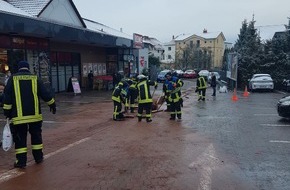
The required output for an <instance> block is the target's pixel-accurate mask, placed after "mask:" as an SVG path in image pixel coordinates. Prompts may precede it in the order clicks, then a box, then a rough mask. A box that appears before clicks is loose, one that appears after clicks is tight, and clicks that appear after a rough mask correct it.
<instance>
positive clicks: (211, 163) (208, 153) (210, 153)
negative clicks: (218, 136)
mask: <svg viewBox="0 0 290 190" xmlns="http://www.w3.org/2000/svg"><path fill="white" fill-rule="evenodd" d="M219 162H220V160H219V159H218V158H217V157H216V153H215V149H214V147H213V144H210V145H209V146H208V147H207V148H206V150H205V151H204V152H203V153H202V154H201V155H200V156H198V158H197V160H196V161H194V162H192V163H191V164H190V165H189V168H191V169H193V168H199V169H200V170H201V174H200V178H199V185H198V188H197V189H198V190H211V183H212V178H211V177H212V170H213V169H215V168H216V166H217V165H218V163H219Z"/></svg>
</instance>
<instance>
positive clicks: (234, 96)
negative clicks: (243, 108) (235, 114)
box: [232, 88, 238, 102]
mask: <svg viewBox="0 0 290 190" xmlns="http://www.w3.org/2000/svg"><path fill="white" fill-rule="evenodd" d="M232 100H233V101H234V102H235V101H238V96H237V90H236V88H235V89H234V94H233V96H232Z"/></svg>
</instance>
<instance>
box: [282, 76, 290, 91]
mask: <svg viewBox="0 0 290 190" xmlns="http://www.w3.org/2000/svg"><path fill="white" fill-rule="evenodd" d="M282 87H283V90H286V91H287V92H289V91H290V78H288V79H284V80H283V82H282Z"/></svg>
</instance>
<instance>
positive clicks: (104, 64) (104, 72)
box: [102, 63, 107, 75]
mask: <svg viewBox="0 0 290 190" xmlns="http://www.w3.org/2000/svg"><path fill="white" fill-rule="evenodd" d="M102 65H103V75H106V74H107V69H106V63H103V64H102Z"/></svg>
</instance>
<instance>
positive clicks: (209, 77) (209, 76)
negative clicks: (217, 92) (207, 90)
mask: <svg viewBox="0 0 290 190" xmlns="http://www.w3.org/2000/svg"><path fill="white" fill-rule="evenodd" d="M212 73H213V74H214V75H215V77H216V80H217V81H218V80H219V79H220V78H221V76H220V74H219V73H218V72H209V74H208V79H207V81H208V83H209V84H210V83H211V77H212V76H211V74H212Z"/></svg>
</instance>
